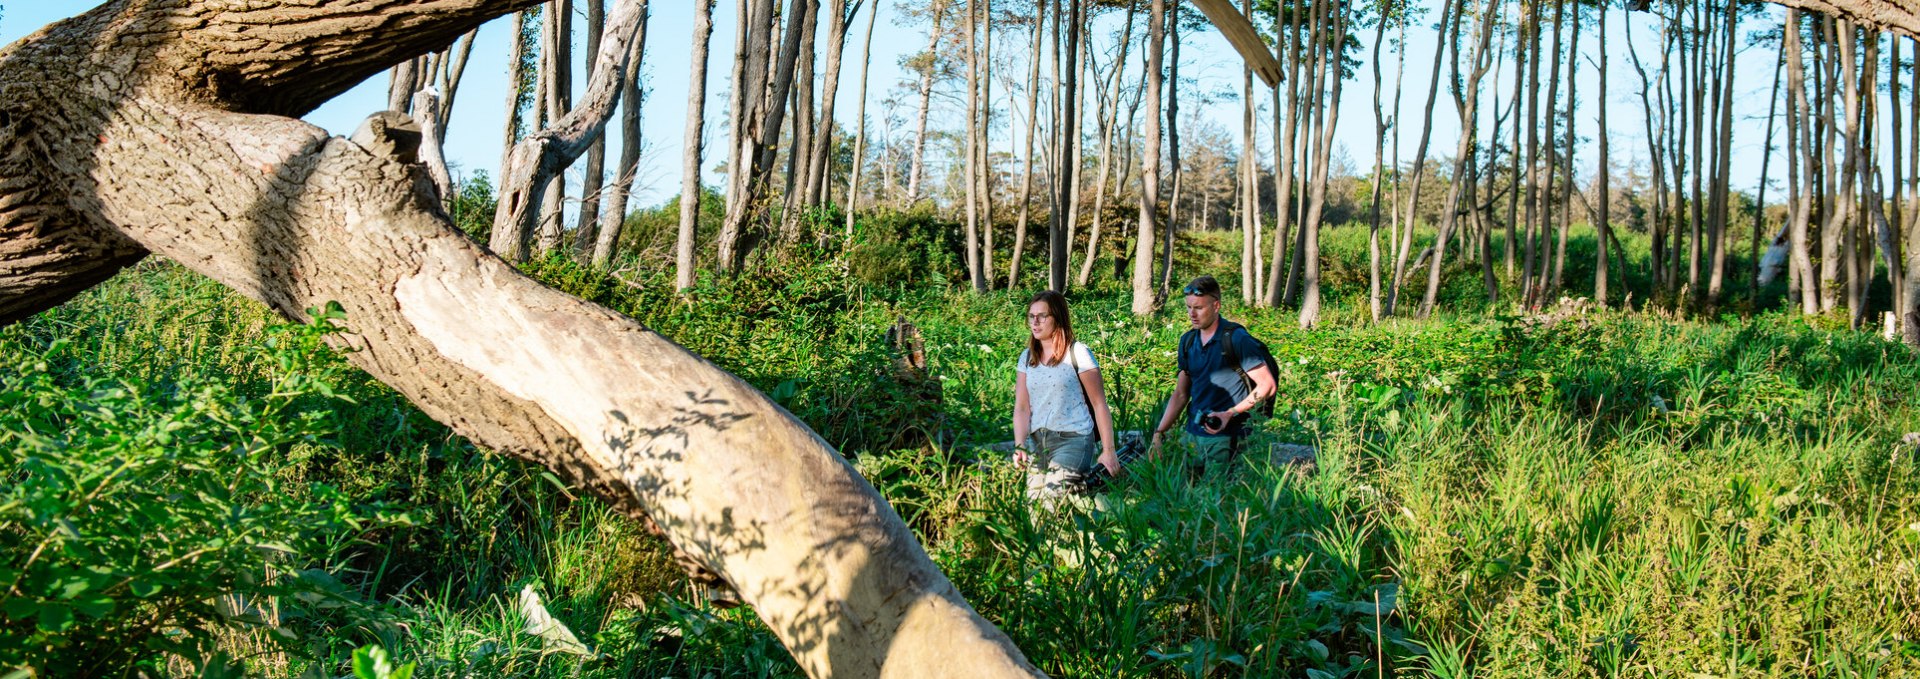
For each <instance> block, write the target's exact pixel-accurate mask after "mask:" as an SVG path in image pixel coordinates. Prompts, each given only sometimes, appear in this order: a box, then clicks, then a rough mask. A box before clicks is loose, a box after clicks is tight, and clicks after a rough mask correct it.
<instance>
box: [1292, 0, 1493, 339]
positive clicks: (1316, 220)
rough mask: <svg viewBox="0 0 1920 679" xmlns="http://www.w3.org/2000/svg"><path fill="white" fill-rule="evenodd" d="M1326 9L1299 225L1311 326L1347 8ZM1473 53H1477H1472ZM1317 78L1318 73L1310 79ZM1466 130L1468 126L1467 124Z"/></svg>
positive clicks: (1316, 320)
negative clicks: (1319, 93)
mask: <svg viewBox="0 0 1920 679" xmlns="http://www.w3.org/2000/svg"><path fill="white" fill-rule="evenodd" d="M1330 4H1331V5H1332V6H1330V7H1329V8H1328V9H1327V12H1328V13H1329V14H1331V15H1332V21H1333V41H1332V43H1331V44H1329V45H1327V46H1326V47H1325V48H1324V49H1325V50H1326V52H1327V53H1326V54H1325V55H1323V56H1322V57H1321V58H1320V61H1321V63H1322V66H1321V71H1322V72H1329V71H1330V72H1331V76H1330V77H1331V79H1332V80H1333V85H1332V87H1331V90H1332V91H1331V92H1330V93H1328V94H1326V95H1325V96H1324V97H1322V98H1321V101H1320V106H1319V108H1320V109H1321V110H1322V111H1324V113H1322V114H1321V115H1324V116H1325V118H1326V120H1325V122H1324V123H1323V124H1320V125H1318V127H1319V130H1320V142H1319V145H1318V148H1317V149H1316V152H1315V158H1314V160H1313V164H1314V170H1313V186H1312V189H1311V192H1312V193H1311V195H1310V197H1309V198H1308V202H1307V219H1306V221H1305V222H1302V223H1301V225H1300V228H1301V229H1302V231H1303V233H1304V234H1305V235H1304V236H1303V239H1302V246H1301V248H1300V249H1301V252H1302V253H1304V254H1302V255H1301V258H1302V259H1303V260H1305V269H1306V273H1305V275H1304V276H1303V277H1302V278H1303V279H1304V287H1305V291H1304V292H1303V293H1302V295H1301V299H1300V327H1302V328H1313V327H1315V326H1317V325H1319V324H1320V217H1321V214H1322V213H1323V211H1324V210H1325V208H1326V204H1327V179H1328V177H1327V174H1328V172H1329V167H1328V166H1330V165H1332V164H1333V162H1332V158H1331V154H1332V152H1333V131H1334V128H1335V127H1336V126H1337V125H1338V123H1339V122H1340V90H1341V84H1342V83H1344V82H1346V78H1344V77H1342V76H1341V69H1342V67H1341V63H1340V62H1341V61H1342V58H1341V55H1342V54H1343V53H1344V51H1345V48H1346V43H1347V18H1346V17H1347V8H1346V6H1345V5H1343V4H1338V3H1330ZM1476 56H1477V55H1476ZM1314 79H1315V80H1316V81H1318V80H1319V79H1320V76H1319V75H1318V74H1316V75H1315V78H1314ZM1468 129H1469V130H1471V129H1472V128H1471V127H1469V128H1468Z"/></svg>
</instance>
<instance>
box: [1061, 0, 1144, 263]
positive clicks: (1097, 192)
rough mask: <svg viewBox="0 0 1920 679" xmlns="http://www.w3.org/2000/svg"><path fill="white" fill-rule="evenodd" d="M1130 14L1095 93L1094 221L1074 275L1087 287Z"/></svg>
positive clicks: (1102, 212) (1101, 219) (1115, 128)
mask: <svg viewBox="0 0 1920 679" xmlns="http://www.w3.org/2000/svg"><path fill="white" fill-rule="evenodd" d="M1133 16H1134V12H1133V6H1132V5H1129V6H1128V7H1127V18H1126V20H1125V21H1123V22H1122V28H1121V32H1120V54H1119V55H1118V56H1116V57H1115V58H1114V61H1113V63H1112V64H1111V65H1109V66H1108V67H1107V85H1106V95H1105V96H1104V97H1096V101H1095V102H1094V104H1095V106H1096V107H1097V108H1096V113H1095V114H1094V115H1095V117H1096V118H1097V120H1098V122H1097V125H1096V130H1095V134H1097V135H1099V138H1100V173H1099V174H1098V175H1096V176H1095V177H1094V180H1093V181H1094V184H1093V225H1092V228H1091V229H1090V230H1089V231H1088V232H1087V255H1086V257H1085V258H1083V259H1081V260H1080V272H1079V274H1078V275H1077V276H1076V277H1075V278H1074V284H1075V285H1078V286H1081V287H1086V285H1087V280H1088V278H1089V277H1091V276H1092V274H1093V262H1094V260H1096V259H1099V257H1100V236H1101V227H1102V226H1103V225H1104V223H1105V221H1106V211H1107V210H1106V203H1107V177H1108V175H1109V174H1110V173H1111V172H1112V164H1113V150H1114V149H1113V147H1114V136H1115V135H1117V134H1118V133H1119V128H1120V124H1119V123H1120V80H1121V74H1122V73H1124V72H1126V68H1127V51H1128V48H1129V47H1131V46H1132V45H1133ZM1088 56H1089V57H1091V56H1092V55H1091V54H1089V55H1088ZM1095 77H1098V74H1095ZM1121 176H1122V177H1125V173H1124V172H1122V173H1121Z"/></svg>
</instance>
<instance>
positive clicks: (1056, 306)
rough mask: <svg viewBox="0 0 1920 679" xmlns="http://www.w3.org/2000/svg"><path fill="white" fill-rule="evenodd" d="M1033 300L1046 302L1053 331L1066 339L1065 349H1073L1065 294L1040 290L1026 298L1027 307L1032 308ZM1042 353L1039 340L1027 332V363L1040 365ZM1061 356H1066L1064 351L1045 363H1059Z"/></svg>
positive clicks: (1071, 320)
mask: <svg viewBox="0 0 1920 679" xmlns="http://www.w3.org/2000/svg"><path fill="white" fill-rule="evenodd" d="M1034 302H1046V303H1047V313H1048V314H1050V315H1052V316H1053V327H1054V331H1055V332H1058V333H1060V335H1061V337H1062V338H1063V339H1065V340H1066V341H1067V351H1073V319H1071V318H1069V317H1068V315H1067V297H1066V295H1062V294H1060V293H1058V292H1054V291H1052V290H1041V291H1040V292H1036V293H1034V294H1033V299H1029V300H1027V309H1029V310H1031V309H1033V303H1034ZM1044 353H1046V352H1043V351H1041V350H1040V340H1038V339H1035V338H1034V337H1033V334H1032V333H1028V334H1027V365H1040V356H1041V355H1042V354H1044ZM1063 358H1066V354H1065V353H1062V354H1060V355H1059V356H1055V357H1053V360H1051V361H1047V363H1046V364H1047V365H1050V366H1053V365H1060V360H1061V359H1063Z"/></svg>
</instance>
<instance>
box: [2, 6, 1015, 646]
mask: <svg viewBox="0 0 1920 679" xmlns="http://www.w3.org/2000/svg"><path fill="white" fill-rule="evenodd" d="M209 4H210V3H187V2H165V1H159V0H156V1H154V2H145V3H129V2H115V3H109V4H107V5H104V6H102V7H100V8H97V9H95V10H93V11H91V12H89V13H87V14H85V15H82V16H80V17H76V18H74V19H70V20H67V21H64V22H61V23H59V24H57V25H55V26H53V27H51V28H50V29H49V30H47V31H44V32H41V33H38V34H35V35H34V36H33V37H31V38H30V39H28V40H26V41H23V42H20V43H16V44H15V45H13V46H11V47H8V48H6V49H4V50H0V94H4V96H0V102H4V103H0V234H5V235H6V236H7V237H6V238H5V239H0V244H3V245H0V309H4V310H5V311H4V312H0V313H3V314H4V315H0V322H10V321H17V320H19V319H21V318H24V317H25V316H27V315H29V314H32V313H34V312H36V311H38V310H41V309H45V308H48V307H51V306H53V305H55V304H58V303H59V302H60V301H63V300H64V299H66V298H67V297H70V296H71V295H72V294H74V293H76V292H78V291H79V290H82V289H84V288H85V287H86V286H87V285H89V284H91V283H93V282H97V281H98V280H100V279H101V278H104V275H103V272H104V273H111V271H112V270H113V269H114V268H117V267H118V266H122V265H125V264H126V263H129V262H131V261H134V260H137V259H139V258H140V257H141V256H142V255H144V254H145V252H146V251H147V250H149V249H150V250H152V251H153V252H157V253H160V254H162V255H165V256H167V257H169V258H172V259H174V260H176V261H178V262H180V263H182V264H183V265H185V266H187V267H189V268H191V269H193V270H195V271H197V272H200V273H202V274H205V275H207V276H210V277H212V278H214V279H215V280H218V281H220V282H222V283H224V284H226V285H229V286H232V287H233V288H235V289H236V290H237V291H239V292H240V293H242V294H245V295H247V296H249V297H252V298H254V299H257V300H260V301H263V302H265V303H267V304H268V305H269V306H271V307H272V308H274V309H275V310H276V311H278V312H280V313H281V314H283V315H285V316H287V317H289V318H301V317H302V315H303V314H302V310H303V309H305V308H308V307H312V306H319V305H323V304H327V303H329V302H337V303H339V305H340V306H341V307H342V308H344V310H345V311H346V321H345V323H344V324H343V326H344V327H343V331H344V332H343V334H341V335H338V336H337V338H338V339H337V343H338V344H339V345H341V346H343V347H347V348H351V349H353V351H351V352H348V353H346V354H345V358H346V360H348V361H351V362H353V363H354V364H355V365H357V366H359V367H360V368H362V369H364V370H366V371H367V372H368V373H370V374H371V375H373V376H374V377H376V378H378V379H380V380H382V381H383V382H385V383H387V384H388V385H390V386H392V387H394V388H395V389H396V390H398V391H399V392H400V393H402V394H404V395H405V396H406V397H407V398H409V399H410V400H411V401H413V402H414V403H415V404H416V405H418V406H419V407H420V408H421V409H422V410H423V411H424V412H425V413H426V414H428V415H429V416H431V417H434V418H435V419H437V420H439V421H441V422H444V423H446V424H447V425H449V426H450V427H452V428H453V429H454V430H455V431H457V432H459V433H460V434H462V435H464V436H467V437H469V438H471V439H473V440H474V442H475V443H477V444H479V445H482V446H486V447H489V448H492V449H494V450H497V451H500V452H503V453H507V454H510V455H515V456H518V457H521V458H524V459H528V460H531V461H534V462H536V463H539V464H541V465H543V466H546V467H547V468H549V469H551V470H552V471H554V472H555V473H556V474H558V475H559V476H560V477H561V478H563V479H565V480H567V481H569V482H571V483H573V484H575V485H577V486H579V487H582V488H584V489H587V490H589V491H591V492H593V493H594V494H595V495H597V496H599V497H601V498H603V499H605V500H606V501H608V502H609V503H611V504H612V506H614V507H616V508H617V509H619V510H620V511H623V512H624V513H626V514H628V515H629V516H633V517H636V518H639V517H643V516H644V517H648V518H650V519H651V520H652V521H653V522H654V523H655V524H657V525H658V526H659V527H660V528H661V529H662V530H663V531H664V532H665V533H666V534H667V537H668V539H669V540H670V541H671V542H672V543H673V544H674V545H675V546H676V548H677V549H678V550H679V551H680V552H681V553H682V555H683V556H684V557H685V558H686V559H687V560H688V561H689V563H691V564H694V565H697V566H700V567H703V568H705V569H708V570H711V571H713V572H714V573H717V574H718V575H719V576H720V577H722V578H724V579H725V581H726V582H727V583H729V584H731V585H732V586H733V587H734V588H735V589H736V590H737V591H739V592H740V593H741V594H742V595H743V596H744V597H745V599H746V600H747V602H748V603H751V604H752V605H753V606H754V609H755V611H756V612H757V613H758V614H759V615H760V616H761V618H762V619H763V620H765V621H766V622H767V624H768V627H769V628H770V629H771V630H772V631H773V633H774V634H775V635H777V636H778V637H779V638H780V639H781V641H782V642H783V643H785V644H786V645H787V647H788V648H789V649H791V650H792V652H793V654H794V657H795V659H796V660H797V661H798V663H799V664H800V666H801V667H802V668H804V669H805V670H806V671H807V672H808V673H809V674H811V675H813V676H816V677H819V676H828V675H831V676H836V677H839V676H862V677H864V676H899V677H907V676H913V677H921V676H953V677H980V676H1039V673H1038V671H1037V670H1035V669H1034V668H1033V667H1032V666H1031V665H1029V664H1028V663H1027V662H1026V661H1025V659H1024V658H1023V657H1022V656H1021V654H1020V652H1019V650H1018V649H1016V648H1015V647H1014V646H1013V645H1012V643H1011V642H1010V641H1009V640H1008V639H1007V637H1006V636H1005V635H1004V634H1002V633H1000V632H999V631H998V630H996V629H994V627H993V626H992V625H991V624H989V623H987V622H986V621H985V620H983V619H981V618H980V617H979V616H978V615H977V614H975V613H974V612H973V611H972V609H971V608H970V607H968V606H967V604H966V602H965V600H964V599H962V598H961V597H960V595H959V593H958V592H956V591H955V590H954V588H953V585H952V584H951V583H950V582H949V581H948V580H947V579H946V578H945V576H943V575H942V574H941V573H940V572H939V571H938V569H937V568H935V567H934V565H933V564H932V562H931V560H930V559H928V558H927V556H926V554H925V552H924V551H922V550H921V548H920V547H919V546H918V544H917V543H916V542H915V541H914V539H913V536H912V534H911V533H910V532H909V531H908V529H907V528H906V526H905V524H904V523H902V522H901V521H900V519H899V517H898V515H897V514H896V513H895V512H894V511H893V510H892V509H891V508H890V507H888V506H887V504H886V503H885V502H884V501H883V500H882V499H881V498H880V496H879V495H878V494H877V493H876V492H875V491H874V490H873V488H872V487H871V486H870V485H868V484H867V483H866V482H865V481H864V480H863V479H861V478H860V477H859V475H858V474H856V473H855V472H854V471H853V469H852V468H851V467H850V466H849V465H847V463H846V462H845V461H844V460H843V459H842V458H841V457H840V456H839V455H838V454H837V453H835V452H834V451H833V450H832V449H831V448H830V447H828V446H827V445H826V444H825V443H824V442H823V441H821V440H820V438H819V437H818V436H816V435H814V434H813V433H812V432H811V431H808V430H807V428H806V427H805V425H803V424H801V423H800V422H799V421H797V420H795V419H794V418H793V417H792V416H791V415H788V414H787V413H786V412H785V411H784V410H782V409H781V408H780V407H779V406H778V405H776V404H774V403H773V402H772V401H771V400H769V399H767V398H766V397H765V396H764V395H762V394H760V393H759V392H757V391H755V390H754V389H753V388H752V387H751V386H749V385H747V384H746V383H745V382H743V381H741V380H739V379H737V378H734V377H733V376H731V375H728V374H726V373H725V372H723V371H721V370H719V369H718V368H716V367H714V366H713V365H711V364H709V363H706V362H705V361H702V360H700V359H699V358H698V357H695V356H693V355H691V354H689V353H687V352H686V351H685V350H684V349H681V348H679V347H678V346H677V345H675V344H674V343H672V342H671V341H669V340H667V339H666V338H663V337H661V336H659V335H657V334H654V333H652V332H650V331H648V330H647V329H645V328H643V327H641V326H640V325H639V324H637V323H635V322H634V321H632V320H631V319H628V318H625V317H623V316H620V315H619V314H616V313H613V312H611V311H609V310H607V309H604V308H601V307H598V306H595V305H593V304H590V303H588V302H585V301H582V300H580V299H577V298H574V297H571V296H568V295H565V294H563V293H560V292H557V291H554V290H552V289H549V288H546V287H543V286H541V285H540V284H538V283H537V282H535V281H533V280H531V279H529V278H526V277H524V276H522V275H520V274H519V273H517V272H515V271H514V270H513V268H512V267H511V266H510V265H508V264H507V263H506V262H504V261H502V260H500V259H498V258H496V257H493V256H492V255H490V254H489V253H488V252H487V251H486V250H485V249H483V248H481V247H479V246H476V245H474V244H473V243H471V242H470V241H468V240H467V239H466V237H465V236H464V235H462V234H461V233H460V232H459V231H458V230H457V229H456V228H455V227H454V226H453V225H452V224H451V223H450V222H448V220H447V218H446V216H445V213H444V212H443V211H441V210H440V209H439V208H438V207H437V206H436V205H434V204H433V202H432V201H431V200H430V198H431V197H430V196H428V195H427V194H426V192H425V191H424V190H423V188H424V183H423V179H422V177H421V175H420V172H419V170H418V168H417V167H413V166H410V165H409V164H408V163H407V161H408V160H409V158H408V156H410V155H411V153H412V152H413V150H414V149H413V147H412V144H411V143H410V141H409V140H408V138H406V137H405V136H404V135H399V136H395V135H378V134H367V135H365V136H363V137H361V138H360V139H358V140H356V141H348V140H346V139H340V138H329V137H328V136H327V135H326V133H325V131H323V130H321V129H319V128H317V127H314V126H312V125H309V124H307V123H304V122H301V121H299V120H296V119H294V118H292V117H290V116H298V115H301V114H304V113H306V112H307V111H310V110H311V109H312V108H313V107H315V106H317V105H318V104H319V103H321V102H323V101H325V100H326V99H328V98H330V97H332V96H335V95H337V94H339V93H340V92H342V91H344V90H345V89H347V88H348V87H349V86H351V85H352V84H354V83H356V82H358V81H360V80H361V79H364V78H366V77H368V76H370V75H372V74H374V73H377V72H379V71H380V70H382V69H385V68H387V67H389V66H391V65H392V64H393V63H394V62H396V61H398V60H399V59H403V58H406V56H407V55H413V54H419V53H423V52H426V51H428V50H430V49H435V48H438V47H442V46H444V45H446V44H447V43H448V42H450V41H452V40H453V39H454V38H455V37H456V36H458V35H459V34H460V33H463V32H465V31H467V30H469V29H471V28H473V27H474V26H475V25H477V24H479V23H480V22H482V21H484V20H486V19H489V18H491V17H494V16H498V15H500V14H504V13H507V12H510V11H513V10H515V9H520V8H523V7H525V6H527V5H528V4H531V3H529V2H525V1H524V0H497V1H494V2H488V1H486V0H448V1H446V2H439V3H435V4H433V5H431V6H430V7H423V6H420V5H413V4H395V3H387V2H375V1H373V0H358V1H341V2H335V3H331V4H329V5H325V6H324V7H309V8H304V9H302V10H300V11H298V12H295V11H291V10H281V9H279V8H278V7H275V6H270V5H260V4H257V3H256V4H252V5H248V6H247V7H246V8H245V9H227V8H217V7H210V6H209ZM623 6H624V3H623ZM178 27H191V28H184V29H183V28H178ZM262 41H267V42H269V43H270V44H271V45H270V46H271V48H269V49H262V47H261V42H262ZM609 42H610V43H618V42H621V41H620V40H618V39H614V38H611V37H610V38H609ZM103 45H111V46H113V47H114V49H100V47H101V46H103ZM604 47H605V46H603V48H604ZM620 47H621V49H620V50H619V51H621V52H624V51H625V46H624V45H621V46H620ZM604 53H605V52H604V51H603V54H604ZM44 253H53V254H54V255H56V256H53V257H48V256H41V255H43V254H44ZM61 253H69V254H67V255H65V256H58V255H61ZM72 253H81V254H83V255H86V256H74V254H72ZM476 309H483V310H486V313H483V314H475V313H474V310H476Z"/></svg>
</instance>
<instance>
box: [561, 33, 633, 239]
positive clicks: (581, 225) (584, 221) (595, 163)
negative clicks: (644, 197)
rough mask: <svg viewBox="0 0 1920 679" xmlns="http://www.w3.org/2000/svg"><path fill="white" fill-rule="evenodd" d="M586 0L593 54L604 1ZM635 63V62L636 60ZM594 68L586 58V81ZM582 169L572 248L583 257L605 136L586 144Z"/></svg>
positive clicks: (594, 223)
mask: <svg viewBox="0 0 1920 679" xmlns="http://www.w3.org/2000/svg"><path fill="white" fill-rule="evenodd" d="M585 2H586V5H587V27H586V28H587V30H586V34H587V54H593V53H595V52H598V51H599V50H600V33H601V31H602V30H604V29H605V28H606V23H607V17H606V10H607V7H606V0H585ZM636 42H638V41H636ZM634 63H636V64H637V63H638V62H634ZM631 65H632V64H630V66H631ZM593 68H594V64H593V62H591V61H589V62H588V63H587V79H589V80H591V79H593ZM638 70H639V69H638V68H629V69H628V73H629V74H630V75H631V74H632V73H634V72H636V71H638ZM629 80H632V78H629ZM621 91H622V94H623V95H624V93H625V88H624V87H622V88H621ZM621 98H622V99H624V98H625V97H624V96H622V97H621ZM636 98H637V97H636ZM636 121H637V118H636ZM623 122H624V119H623ZM582 169H583V173H582V178H581V182H580V214H579V217H578V218H576V219H575V220H574V229H573V251H574V252H576V253H579V254H580V255H582V256H586V255H591V254H592V253H593V247H594V242H595V240H596V233H597V231H598V229H599V226H600V201H602V200H604V199H606V196H602V195H600V193H601V190H602V189H604V188H605V185H606V181H607V176H606V175H607V138H606V136H605V135H601V136H598V137H595V138H594V140H593V143H591V144H588V145H587V164H586V167H585V168H582Z"/></svg>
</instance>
